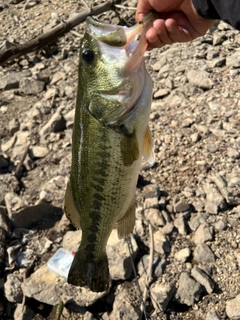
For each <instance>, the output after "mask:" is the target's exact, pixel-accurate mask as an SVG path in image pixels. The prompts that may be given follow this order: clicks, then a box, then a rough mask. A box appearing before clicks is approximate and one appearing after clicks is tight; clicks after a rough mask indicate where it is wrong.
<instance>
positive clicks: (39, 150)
mask: <svg viewBox="0 0 240 320" xmlns="http://www.w3.org/2000/svg"><path fill="white" fill-rule="evenodd" d="M48 152H49V150H48V148H47V147H41V146H32V147H31V148H30V149H29V156H30V158H31V159H32V160H35V159H38V158H44V157H45V156H46V155H47V154H48Z"/></svg>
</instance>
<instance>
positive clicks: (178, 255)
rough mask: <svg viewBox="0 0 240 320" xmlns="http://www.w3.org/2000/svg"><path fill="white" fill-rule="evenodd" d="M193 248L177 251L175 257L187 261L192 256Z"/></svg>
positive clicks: (180, 260)
mask: <svg viewBox="0 0 240 320" xmlns="http://www.w3.org/2000/svg"><path fill="white" fill-rule="evenodd" d="M190 255H191V250H190V249H189V248H184V249H182V250H180V251H178V252H177V253H175V255H174V257H175V259H176V260H177V261H179V262H186V260H187V259H188V258H189V257H190Z"/></svg>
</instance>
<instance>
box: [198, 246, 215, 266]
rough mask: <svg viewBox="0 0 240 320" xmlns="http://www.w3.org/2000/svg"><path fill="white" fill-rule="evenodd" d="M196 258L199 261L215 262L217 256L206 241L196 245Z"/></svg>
mask: <svg viewBox="0 0 240 320" xmlns="http://www.w3.org/2000/svg"><path fill="white" fill-rule="evenodd" d="M193 257H194V260H196V261H199V262H214V261H215V256H214V253H213V252H212V250H211V249H210V248H209V246H208V245H207V244H205V243H200V244H198V245H197V246H196V248H195V249H194V252H193Z"/></svg>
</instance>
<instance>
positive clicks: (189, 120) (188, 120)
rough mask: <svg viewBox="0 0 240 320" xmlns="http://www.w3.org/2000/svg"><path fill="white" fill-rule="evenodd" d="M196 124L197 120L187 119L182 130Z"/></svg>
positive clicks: (182, 124) (183, 122)
mask: <svg viewBox="0 0 240 320" xmlns="http://www.w3.org/2000/svg"><path fill="white" fill-rule="evenodd" d="M194 122H195V119H193V118H186V119H184V120H183V121H182V123H181V126H182V128H189V127H190V126H191V125H192V124H193V123H194Z"/></svg>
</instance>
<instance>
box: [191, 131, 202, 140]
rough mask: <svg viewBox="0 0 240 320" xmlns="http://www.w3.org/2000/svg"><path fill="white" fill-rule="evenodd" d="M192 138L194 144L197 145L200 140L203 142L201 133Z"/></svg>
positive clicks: (193, 135) (192, 135) (194, 134)
mask: <svg viewBox="0 0 240 320" xmlns="http://www.w3.org/2000/svg"><path fill="white" fill-rule="evenodd" d="M190 138H191V140H192V142H193V143H196V142H198V141H199V140H201V135H200V134H199V132H196V133H193V134H191V136H190Z"/></svg>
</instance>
